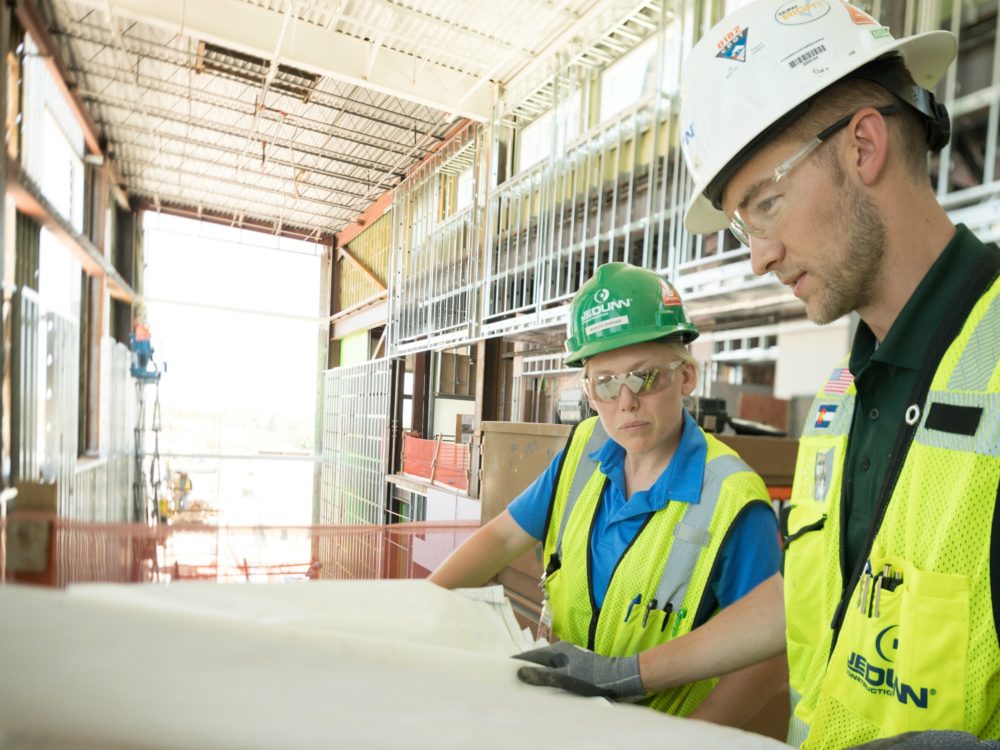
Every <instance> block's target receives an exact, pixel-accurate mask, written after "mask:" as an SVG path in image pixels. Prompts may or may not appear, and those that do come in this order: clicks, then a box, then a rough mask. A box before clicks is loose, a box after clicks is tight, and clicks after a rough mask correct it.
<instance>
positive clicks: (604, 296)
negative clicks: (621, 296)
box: [594, 289, 611, 305]
mask: <svg viewBox="0 0 1000 750" xmlns="http://www.w3.org/2000/svg"><path fill="white" fill-rule="evenodd" d="M610 296H611V292H609V291H608V290H607V289H598V290H597V292H596V293H595V294H594V301H595V302H596V303H597V304H599V305H603V304H604V303H605V302H607V301H608V297H610Z"/></svg>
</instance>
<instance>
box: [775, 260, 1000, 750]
mask: <svg viewBox="0 0 1000 750" xmlns="http://www.w3.org/2000/svg"><path fill="white" fill-rule="evenodd" d="M995 276H996V274H995V271H994V272H993V276H988V272H986V273H984V275H983V277H982V287H981V288H983V289H988V291H986V292H985V293H983V294H982V296H981V297H979V298H978V301H976V302H975V303H974V306H971V312H970V313H969V314H968V317H966V318H965V319H964V323H963V322H962V320H961V318H958V319H956V320H955V321H954V322H953V323H952V324H951V325H952V328H951V331H947V330H946V329H947V326H943V328H942V331H939V332H938V335H939V336H942V337H943V338H942V339H941V341H940V342H939V345H938V347H937V351H938V352H941V351H944V355H943V356H941V357H940V358H938V359H935V360H934V361H931V362H929V363H927V366H926V367H925V370H926V373H925V374H924V375H923V376H922V377H923V378H924V380H923V382H922V383H921V384H920V386H919V387H918V389H917V391H916V392H915V393H914V398H913V399H912V401H911V405H910V406H909V407H908V409H907V411H906V415H905V424H904V425H902V434H901V435H900V438H899V440H898V442H897V443H896V447H895V449H894V454H893V457H892V460H891V462H890V467H889V470H888V474H887V477H886V482H885V486H884V488H883V491H882V493H881V496H880V498H879V500H878V504H877V506H876V517H875V518H874V519H873V528H872V530H871V531H870V532H869V537H868V539H869V546H868V547H866V551H865V553H864V555H863V559H862V560H860V561H858V564H857V565H855V566H854V567H853V569H852V570H847V571H846V572H845V571H844V570H842V565H846V564H847V563H846V562H843V563H842V561H841V538H842V534H841V525H842V506H841V496H840V493H841V482H842V475H843V466H844V455H845V453H846V449H847V442H848V435H849V433H850V430H851V423H852V418H853V413H854V408H855V393H856V391H855V388H854V385H853V383H851V384H850V385H849V386H848V387H846V388H845V387H844V381H838V380H837V379H836V378H831V381H830V382H829V383H828V384H827V387H826V388H825V389H824V391H823V392H821V393H820V394H819V396H817V397H816V399H815V400H814V402H813V406H812V411H811V412H810V414H811V417H810V418H809V423H808V424H807V427H806V430H805V432H804V433H803V436H802V439H801V442H800V444H799V452H798V459H797V462H796V470H795V479H794V486H793V492H792V498H791V503H790V508H789V512H788V515H787V517H786V518H785V519H783V523H782V527H783V532H784V533H785V537H786V552H785V554H786V557H785V569H784V588H785V618H786V623H787V644H788V662H789V684H790V687H791V692H792V703H793V716H792V721H791V726H790V730H789V742H790V743H792V744H794V745H801V746H802V747H804V748H808V749H809V750H814V749H815V748H843V747H846V746H850V745H855V744H859V743H862V742H866V741H869V740H871V739H874V738H877V737H887V736H893V735H896V734H899V733H902V732H907V731H915V730H925V729H958V730H964V731H967V732H971V733H973V734H977V735H979V736H981V737H993V738H995V737H998V736H1000V708H998V706H1000V646H998V632H1000V631H998V627H997V623H998V619H997V618H998V617H1000V581H996V582H994V581H993V575H994V574H997V573H1000V566H998V565H994V564H993V559H997V560H1000V549H996V550H994V549H992V548H991V545H993V544H1000V538H998V537H1000V534H998V530H1000V526H998V524H1000V517H998V516H997V513H996V511H997V505H998V503H997V493H998V486H1000V283H996V282H995V281H994V279H995ZM970 294H971V292H970ZM970 299H971V300H975V299H976V297H975V296H971V297H970ZM969 304H970V305H972V302H970V303H969ZM967 309H969V308H967ZM948 337H951V343H950V344H949V343H948ZM934 346H935V345H934V342H933V341H930V342H929V351H930V352H931V354H929V355H928V356H933V357H936V356H937V355H935V354H934ZM922 372H923V371H922ZM838 382H839V384H840V385H839V387H838Z"/></svg>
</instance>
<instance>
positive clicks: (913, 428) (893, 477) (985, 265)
mask: <svg viewBox="0 0 1000 750" xmlns="http://www.w3.org/2000/svg"><path fill="white" fill-rule="evenodd" d="M990 249H991V250H994V251H996V250H997V248H996V246H995V245H993V246H991V247H990ZM998 272H1000V253H998V252H992V253H990V254H989V255H987V256H986V258H985V260H984V261H983V262H982V263H980V264H979V265H978V266H977V267H976V268H974V269H973V270H972V271H971V272H970V273H969V280H968V285H967V288H968V291H969V294H968V295H967V296H966V297H964V298H963V299H962V300H961V301H960V302H959V304H957V305H956V306H955V307H953V308H952V311H951V312H952V314H951V315H950V316H949V317H946V318H945V319H944V320H943V321H941V324H940V325H939V326H938V328H937V330H936V331H935V332H934V338H933V345H932V346H931V347H929V348H928V350H927V353H926V354H925V355H924V361H923V362H922V363H921V367H920V371H919V373H918V375H917V384H916V386H915V387H914V389H913V393H912V394H911V395H910V399H909V403H910V404H923V403H925V402H926V400H927V394H928V392H929V391H930V387H931V382H932V381H933V380H934V375H935V374H936V373H937V370H938V366H939V365H940V360H941V357H942V356H943V355H944V353H945V351H946V350H947V349H948V347H949V346H950V345H951V343H952V342H953V341H954V340H955V338H956V337H957V336H958V334H959V333H960V332H961V330H962V327H963V326H964V325H965V321H966V320H967V319H968V317H969V313H970V312H972V308H973V307H975V305H976V303H977V302H979V299H980V298H981V297H982V296H983V294H985V293H986V291H987V290H988V289H989V288H990V286H991V285H992V284H993V282H994V281H995V280H996V278H997V274H998ZM857 416H858V409H857V401H855V408H854V416H853V418H852V419H851V432H853V431H854V419H857ZM924 416H925V415H924V413H923V411H921V413H920V418H919V419H918V420H917V422H916V424H913V425H906V429H904V430H903V431H901V432H900V433H899V437H898V438H897V439H896V444H895V445H894V446H893V449H892V463H891V464H890V465H889V469H888V471H887V472H886V475H885V479H884V480H883V482H882V488H881V489H880V490H879V495H878V502H877V504H876V506H875V507H876V511H875V516H874V518H873V519H872V522H871V524H869V526H868V534H867V536H866V537H865V543H864V545H863V546H862V552H861V554H860V555H858V559H857V560H856V561H855V563H854V569H853V571H852V573H851V576H850V579H849V580H848V582H847V585H845V586H844V587H843V590H842V591H841V595H840V602H839V603H838V604H837V608H836V610H834V613H833V621H832V622H831V623H830V627H831V628H833V638H832V639H831V641H830V653H829V654H828V655H827V659H829V658H830V657H831V656H833V650H834V649H835V648H836V647H837V639H838V638H839V636H840V628H841V626H842V625H843V624H844V616H845V615H846V614H847V607H848V601H849V600H850V597H851V592H852V591H854V588H855V586H856V585H857V583H858V580H859V579H860V578H861V574H862V571H863V570H864V567H865V561H867V560H868V559H869V557H870V556H871V548H872V543H873V542H874V541H875V535H876V534H877V533H878V530H879V528H881V526H882V520H883V519H884V518H885V512H886V509H887V508H888V507H889V500H890V499H891V498H892V492H893V490H894V489H895V488H896V481H897V480H898V479H899V475H900V472H901V471H902V470H903V464H904V462H905V460H906V456H907V454H908V453H909V451H910V444H911V443H912V442H913V436H914V435H915V434H916V432H917V427H919V425H920V420H921V419H923V418H924ZM848 435H850V432H849V433H848ZM848 450H849V449H848ZM844 463H845V465H846V463H847V457H846V456H845V457H844ZM844 489H845V483H844V482H843V481H841V486H840V540H839V541H840V572H841V580H843V578H844V573H845V571H846V569H847V553H846V545H845V544H844V535H845V534H846V529H847V517H846V516H847V504H846V503H845V502H844Z"/></svg>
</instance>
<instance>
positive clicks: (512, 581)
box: [479, 422, 571, 620]
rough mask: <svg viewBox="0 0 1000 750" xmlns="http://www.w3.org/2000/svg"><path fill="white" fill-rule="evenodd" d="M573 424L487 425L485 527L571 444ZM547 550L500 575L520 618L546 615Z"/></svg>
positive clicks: (535, 552) (483, 492)
mask: <svg viewBox="0 0 1000 750" xmlns="http://www.w3.org/2000/svg"><path fill="white" fill-rule="evenodd" d="M570 430H571V428H570V427H568V426H567V425H557V424H534V423H530V422H483V424H482V432H483V450H482V455H483V458H482V466H483V469H482V471H483V475H482V483H481V486H480V491H479V495H480V500H481V501H482V522H483V523H486V522H487V521H490V520H492V519H493V518H495V517H496V516H498V515H500V513H502V512H503V511H504V509H505V508H506V507H507V506H508V505H510V503H511V501H513V500H514V498H516V497H517V496H518V495H520V494H521V492H523V491H524V490H525V489H526V488H527V487H528V485H530V484H531V483H532V482H533V481H535V478H536V477H538V475H539V474H541V473H542V472H543V471H545V467H547V466H548V465H549V464H550V463H551V462H552V459H554V458H555V457H556V454H557V453H558V452H559V451H561V450H562V449H563V448H564V447H565V445H566V438H568V437H569V433H570ZM541 577H542V545H540V544H538V545H535V547H534V549H532V550H530V551H529V552H527V553H525V554H524V555H521V557H519V558H518V559H517V560H515V561H514V562H512V563H511V564H510V565H508V566H507V567H506V568H504V569H503V570H502V571H500V573H499V575H498V576H497V580H498V581H499V582H500V583H502V584H503V586H504V589H505V590H506V591H507V593H508V596H510V598H511V601H512V602H518V603H519V604H520V610H521V611H519V615H524V616H526V617H528V618H529V619H530V618H531V617H532V616H534V618H535V619H536V620H537V616H538V612H539V611H540V610H541V603H542V590H541V588H540V587H539V586H538V582H539V580H541Z"/></svg>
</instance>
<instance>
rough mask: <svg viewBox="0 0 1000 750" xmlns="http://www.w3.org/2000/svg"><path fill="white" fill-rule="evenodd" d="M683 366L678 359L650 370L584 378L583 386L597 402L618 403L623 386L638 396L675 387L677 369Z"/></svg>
mask: <svg viewBox="0 0 1000 750" xmlns="http://www.w3.org/2000/svg"><path fill="white" fill-rule="evenodd" d="M682 364H684V362H683V361H682V360H679V359H676V360H674V361H673V362H671V363H670V364H668V365H663V367H653V368H652V369H649V370H632V371H631V372H623V373H621V374H619V375H598V376H596V377H593V378H584V379H583V385H584V387H585V388H586V389H587V394H588V395H589V396H590V397H591V398H592V399H594V400H595V401H605V402H611V401H616V400H617V399H618V396H619V394H620V393H621V392H622V386H625V387H626V388H628V389H629V390H630V391H632V393H634V394H635V395H636V396H641V395H642V394H644V393H656V392H658V391H662V390H663V389H664V388H669V387H670V386H671V385H673V383H674V378H675V376H676V373H677V368H678V367H680V366H681V365H682Z"/></svg>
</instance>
